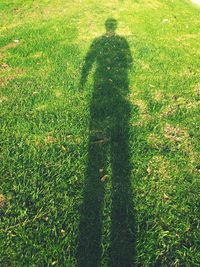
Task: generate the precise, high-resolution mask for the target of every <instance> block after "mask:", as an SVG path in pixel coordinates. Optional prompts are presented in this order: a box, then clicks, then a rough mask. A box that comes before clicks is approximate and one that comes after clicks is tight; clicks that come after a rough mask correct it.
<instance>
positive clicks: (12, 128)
mask: <svg viewBox="0 0 200 267" xmlns="http://www.w3.org/2000/svg"><path fill="white" fill-rule="evenodd" d="M0 7H1V12H2V14H1V21H2V29H1V35H2V38H1V56H0V60H1V70H2V71H1V79H0V81H1V84H2V89H1V92H0V106H1V114H0V116H1V130H0V131H1V132H0V135H1V155H0V159H1V164H0V181H1V182H0V216H1V217H0V223H1V227H0V228H1V229H0V235H1V239H0V240H1V242H0V244H1V245H0V265H2V266H52V265H54V266H76V261H77V259H76V249H77V240H78V231H79V221H80V207H81V203H82V201H83V188H84V184H85V167H86V164H87V154H88V137H89V120H90V113H89V105H90V100H91V93H92V89H93V85H92V82H93V77H92V73H91V74H90V76H89V79H88V82H87V84H86V86H85V88H84V90H80V88H79V82H80V76H81V69H82V65H83V61H84V57H85V55H86V53H87V51H88V49H89V46H90V44H91V42H92V41H93V40H94V38H96V37H98V36H100V35H102V34H103V33H104V31H105V30H104V22H105V20H106V19H107V18H108V17H115V18H116V19H117V20H118V23H119V26H118V33H119V34H120V35H123V36H124V37H125V38H126V39H127V41H128V43H129V46H130V49H131V51H132V56H133V60H134V66H133V68H132V70H131V71H130V75H129V78H130V84H129V89H130V92H129V95H128V97H127V99H128V100H129V101H130V103H131V106H132V113H131V114H132V116H131V118H130V121H129V128H130V129H129V131H130V140H129V145H130V150H131V163H132V166H133V169H132V172H131V173H132V176H131V184H132V190H133V202H134V210H135V220H136V221H135V224H136V225H135V227H136V230H137V232H136V255H135V266H199V264H198V262H199V257H200V256H199V252H198V251H199V249H198V240H199V238H198V231H199V218H198V214H199V209H198V203H199V197H198V188H199V180H198V176H199V171H200V159H199V139H200V130H199V100H200V84H199V53H200V49H199V33H198V32H199V24H200V21H199V8H198V7H196V6H194V5H192V4H191V3H190V1H182V0H176V1H175V0H174V1H168V0H160V1H157V0H155V1H146V0H135V1H104V0H103V1H100V2H97V1H92V0H87V1H78V0H75V1H64V0H59V1H45V0H43V1H31V0H29V1H22V0H17V1H6V0H5V1H1V3H0ZM110 172H111V170H108V178H106V179H105V181H103V183H105V200H104V210H103V234H102V248H103V249H102V251H103V254H102V266H107V264H108V258H109V246H110V225H111V190H112V181H111V179H110V178H109V177H111V176H110Z"/></svg>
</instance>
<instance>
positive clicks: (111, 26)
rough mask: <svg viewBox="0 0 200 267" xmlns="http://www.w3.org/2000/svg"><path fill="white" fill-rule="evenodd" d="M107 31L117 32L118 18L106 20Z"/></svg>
mask: <svg viewBox="0 0 200 267" xmlns="http://www.w3.org/2000/svg"><path fill="white" fill-rule="evenodd" d="M105 27H106V31H107V32H115V31H116V29H117V20H116V19H114V18H108V19H107V20H106V22H105Z"/></svg>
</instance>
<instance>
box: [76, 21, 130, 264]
mask: <svg viewBox="0 0 200 267" xmlns="http://www.w3.org/2000/svg"><path fill="white" fill-rule="evenodd" d="M105 26H106V33H105V34H104V35H102V36H101V37H99V38H97V39H95V40H94V41H93V43H92V44H91V47H90V49H89V51H88V53H87V55H86V58H85V62H84V66H83V69H82V75H81V81H80V86H81V87H84V85H85V82H86V80H87V77H88V74H89V72H90V70H91V68H92V66H93V64H94V63H96V68H95V73H94V88H93V92H92V99H91V104H90V126H89V127H90V136H89V144H88V161H87V166H86V174H85V176H86V177H85V179H86V180H85V188H84V195H83V204H82V208H81V214H80V225H79V239H78V246H77V264H78V266H79V267H84V266H87V267H90V266H92V267H97V266H101V254H102V251H101V236H102V211H103V203H104V192H105V186H104V184H105V182H106V180H107V179H110V178H108V177H107V175H106V173H107V167H108V164H110V165H111V170H112V178H111V179H112V192H111V196H112V199H111V201H112V204H111V209H112V210H111V229H110V248H109V252H108V258H109V259H108V266H112V267H114V266H115V267H118V266H120V267H126V266H129V267H131V266H133V262H134V259H133V257H134V239H135V238H134V232H135V231H134V212H133V204H132V200H133V196H132V190H131V182H130V176H131V166H130V159H129V158H130V153H129V117H130V111H131V110H130V104H129V102H128V99H127V94H128V91H129V82H128V71H129V69H130V68H131V66H132V56H131V52H130V48H129V45H128V42H127V41H126V39H125V38H124V37H122V36H119V35H117V34H115V30H116V28H117V21H116V20H115V19H112V18H110V19H107V20H106V23H105ZM109 153H110V154H109ZM109 155H110V157H108V156H109ZM109 160H110V162H109Z"/></svg>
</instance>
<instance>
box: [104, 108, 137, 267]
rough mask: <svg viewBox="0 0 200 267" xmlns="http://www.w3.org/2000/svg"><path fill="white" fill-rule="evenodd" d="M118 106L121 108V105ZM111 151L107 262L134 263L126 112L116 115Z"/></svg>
mask: <svg viewBox="0 0 200 267" xmlns="http://www.w3.org/2000/svg"><path fill="white" fill-rule="evenodd" d="M122 105H123V103H122ZM118 110H119V112H120V109H118ZM126 110H127V109H124V111H126ZM127 111H128V110H127ZM116 113H118V112H116ZM111 154H112V155H111V157H112V211H111V221H112V225H111V247H110V261H109V266H110V267H111V266H112V267H118V266H119V267H131V266H133V265H134V232H135V231H134V212H133V203H132V199H133V196H132V190H131V183H130V161H129V147H128V112H121V113H120V114H119V113H118V115H117V116H116V122H115V125H113V128H112V134H111Z"/></svg>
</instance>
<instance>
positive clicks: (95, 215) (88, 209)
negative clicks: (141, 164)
mask: <svg viewBox="0 0 200 267" xmlns="http://www.w3.org/2000/svg"><path fill="white" fill-rule="evenodd" d="M90 139H91V140H90V143H89V158H88V166H87V170H86V184H85V190H84V199H83V205H82V210H81V218H80V225H79V243H78V251H77V254H78V255H77V262H78V266H79V267H84V266H86V267H90V266H92V267H98V266H100V263H101V235H102V210H103V198H104V185H103V182H102V181H101V177H102V176H103V172H102V169H103V168H104V165H105V164H104V163H105V155H106V146H107V144H105V143H101V142H99V141H98V140H94V139H93V138H92V137H91V138H90Z"/></svg>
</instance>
